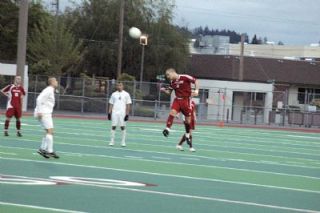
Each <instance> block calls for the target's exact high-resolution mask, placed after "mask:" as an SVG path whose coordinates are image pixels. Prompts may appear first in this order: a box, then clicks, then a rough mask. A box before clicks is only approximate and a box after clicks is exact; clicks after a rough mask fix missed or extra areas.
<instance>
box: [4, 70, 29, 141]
mask: <svg viewBox="0 0 320 213" xmlns="http://www.w3.org/2000/svg"><path fill="white" fill-rule="evenodd" d="M1 93H2V94H3V95H5V96H7V97H8V103H7V111H6V121H5V123H4V135H5V136H9V133H8V128H9V124H10V120H11V118H12V116H15V118H16V128H17V136H18V137H22V134H21V132H20V129H21V121H20V119H21V116H22V103H23V97H24V96H25V95H26V94H25V91H24V89H23V87H22V86H21V76H16V77H15V79H14V84H10V85H8V86H6V87H5V88H3V89H2V90H1Z"/></svg>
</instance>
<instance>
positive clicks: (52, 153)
mask: <svg viewBox="0 0 320 213" xmlns="http://www.w3.org/2000/svg"><path fill="white" fill-rule="evenodd" d="M47 156H49V157H52V158H55V159H58V158H60V157H59V155H57V154H56V153H55V152H51V153H48V152H47Z"/></svg>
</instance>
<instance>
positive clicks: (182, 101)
mask: <svg viewBox="0 0 320 213" xmlns="http://www.w3.org/2000/svg"><path fill="white" fill-rule="evenodd" d="M166 77H167V79H169V80H170V88H161V90H162V91H163V92H165V93H167V94H170V93H171V92H172V91H173V90H174V91H175V96H176V97H175V99H174V101H173V103H172V106H171V111H170V114H169V117H168V120H167V126H166V128H165V129H164V130H163V135H164V136H165V137H168V135H169V132H170V128H171V126H172V123H173V120H174V118H175V117H176V116H177V114H178V113H179V112H181V113H182V114H183V115H184V116H185V122H184V124H185V129H186V134H185V136H186V140H187V142H188V143H189V142H190V123H191V114H192V110H191V98H192V97H193V96H198V94H199V81H198V80H196V79H195V78H194V77H192V76H190V75H179V74H178V73H177V72H176V70H175V69H173V68H169V69H167V70H166ZM192 84H194V85H195V90H194V91H193V92H192V90H191V85H192Z"/></svg>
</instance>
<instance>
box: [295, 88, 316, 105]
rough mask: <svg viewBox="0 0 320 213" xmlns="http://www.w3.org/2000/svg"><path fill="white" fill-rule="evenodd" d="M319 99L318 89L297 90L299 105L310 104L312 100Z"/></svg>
mask: <svg viewBox="0 0 320 213" xmlns="http://www.w3.org/2000/svg"><path fill="white" fill-rule="evenodd" d="M319 98H320V89H314V88H298V101H299V104H310V103H311V102H312V101H313V99H319Z"/></svg>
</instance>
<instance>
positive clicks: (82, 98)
mask: <svg viewBox="0 0 320 213" xmlns="http://www.w3.org/2000/svg"><path fill="white" fill-rule="evenodd" d="M85 85H86V82H85V78H82V97H81V113H83V112H84V95H85V94H84V91H85Z"/></svg>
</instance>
